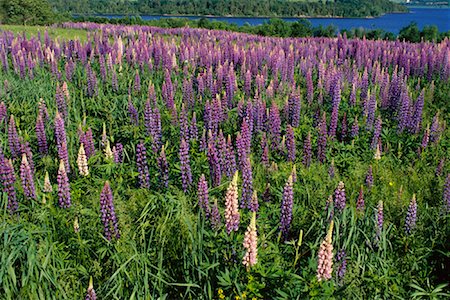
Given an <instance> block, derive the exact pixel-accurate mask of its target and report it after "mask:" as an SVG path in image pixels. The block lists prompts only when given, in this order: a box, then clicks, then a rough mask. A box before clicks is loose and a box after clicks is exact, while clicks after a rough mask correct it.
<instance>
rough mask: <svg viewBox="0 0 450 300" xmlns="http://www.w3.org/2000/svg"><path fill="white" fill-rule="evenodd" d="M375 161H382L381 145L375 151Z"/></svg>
mask: <svg viewBox="0 0 450 300" xmlns="http://www.w3.org/2000/svg"><path fill="white" fill-rule="evenodd" d="M373 159H375V160H380V159H381V146H380V143H378V144H377V148H376V149H375V154H374V156H373Z"/></svg>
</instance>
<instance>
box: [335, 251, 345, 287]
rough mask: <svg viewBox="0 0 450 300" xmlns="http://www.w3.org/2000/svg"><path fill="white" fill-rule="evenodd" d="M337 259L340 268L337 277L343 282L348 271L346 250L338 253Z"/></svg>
mask: <svg viewBox="0 0 450 300" xmlns="http://www.w3.org/2000/svg"><path fill="white" fill-rule="evenodd" d="M336 259H337V261H338V264H339V267H338V269H337V271H336V273H337V277H338V278H339V279H340V280H342V279H343V278H344V276H345V273H346V271H347V254H346V252H345V250H344V249H342V250H341V251H339V252H338V254H337V256H336Z"/></svg>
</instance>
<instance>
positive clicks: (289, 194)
mask: <svg viewBox="0 0 450 300" xmlns="http://www.w3.org/2000/svg"><path fill="white" fill-rule="evenodd" d="M293 205H294V190H293V182H292V175H291V176H289V178H288V180H287V182H286V185H285V186H284V189H283V201H282V202H281V220H280V231H281V234H282V235H283V238H284V240H287V238H288V236H289V228H290V227H291V221H292V207H293Z"/></svg>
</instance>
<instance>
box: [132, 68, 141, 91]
mask: <svg viewBox="0 0 450 300" xmlns="http://www.w3.org/2000/svg"><path fill="white" fill-rule="evenodd" d="M134 91H135V92H136V93H139V92H140V91H141V77H140V76H139V72H138V70H136V74H135V75H134Z"/></svg>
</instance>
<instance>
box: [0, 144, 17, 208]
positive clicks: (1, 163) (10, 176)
mask: <svg viewBox="0 0 450 300" xmlns="http://www.w3.org/2000/svg"><path fill="white" fill-rule="evenodd" d="M0 182H1V183H2V184H1V186H2V187H3V192H4V193H5V194H6V195H8V210H9V212H10V214H13V213H15V212H16V211H17V209H18V208H19V203H18V202H17V198H16V189H15V184H16V175H15V174H14V167H13V165H12V163H11V161H9V160H7V159H6V158H5V157H4V156H3V154H1V153H0Z"/></svg>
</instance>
